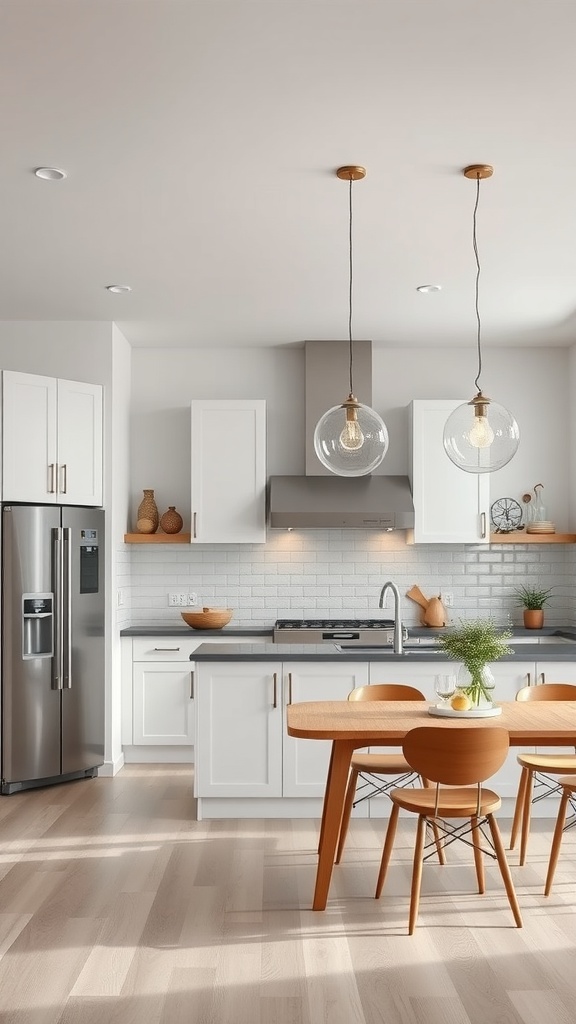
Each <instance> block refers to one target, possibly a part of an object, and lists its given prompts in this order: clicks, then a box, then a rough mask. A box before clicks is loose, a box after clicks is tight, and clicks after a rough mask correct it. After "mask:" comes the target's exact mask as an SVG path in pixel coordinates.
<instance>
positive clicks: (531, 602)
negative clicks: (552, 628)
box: [514, 587, 552, 629]
mask: <svg viewBox="0 0 576 1024" xmlns="http://www.w3.org/2000/svg"><path fill="white" fill-rule="evenodd" d="M514 593H515V594H516V599H517V602H518V604H519V605H520V606H521V607H522V608H524V625H525V627H526V629H542V626H543V625H544V605H545V604H546V601H548V600H549V599H550V597H551V595H552V590H551V589H548V590H541V589H539V588H538V587H518V588H517V589H516V590H515V591H514Z"/></svg>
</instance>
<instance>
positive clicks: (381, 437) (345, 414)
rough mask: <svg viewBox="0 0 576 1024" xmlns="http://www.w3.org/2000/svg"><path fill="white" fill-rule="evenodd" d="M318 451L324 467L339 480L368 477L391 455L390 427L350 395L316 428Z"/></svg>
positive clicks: (326, 413)
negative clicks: (350, 477)
mask: <svg viewBox="0 0 576 1024" xmlns="http://www.w3.org/2000/svg"><path fill="white" fill-rule="evenodd" d="M314 450H315V452H316V455H317V456H318V458H319V459H320V462H321V463H322V465H323V466H326V469H329V470H330V472H331V473H335V474H336V476H366V475H367V474H368V473H372V472H373V471H374V470H375V469H376V468H377V466H379V465H380V463H381V462H382V460H383V459H384V456H385V455H386V452H387V451H388V431H387V429H386V424H385V423H384V420H383V419H382V418H381V417H380V416H379V415H378V413H377V412H374V409H371V408H370V407H369V406H367V405H362V404H361V403H360V402H358V400H357V399H356V398H355V397H354V395H353V394H350V395H349V396H348V398H347V399H346V401H345V402H343V403H342V405H335V406H333V408H332V409H328V412H325V413H324V415H323V416H322V417H321V419H320V420H319V421H318V423H317V424H316V429H315V431H314Z"/></svg>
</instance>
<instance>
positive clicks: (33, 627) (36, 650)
mask: <svg viewBox="0 0 576 1024" xmlns="http://www.w3.org/2000/svg"><path fill="white" fill-rule="evenodd" d="M53 605H54V595H53V594H23V595H22V619H23V621H22V657H23V658H51V657H52V655H53V654H54V641H53V637H54V628H53V627H54V620H53Z"/></svg>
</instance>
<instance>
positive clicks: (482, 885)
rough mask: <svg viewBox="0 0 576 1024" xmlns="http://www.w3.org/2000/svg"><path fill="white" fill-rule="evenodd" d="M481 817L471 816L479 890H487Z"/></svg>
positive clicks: (480, 891) (481, 891)
mask: <svg viewBox="0 0 576 1024" xmlns="http://www.w3.org/2000/svg"><path fill="white" fill-rule="evenodd" d="M479 820H480V819H479V818H478V817H476V816H474V817H473V818H470V825H471V827H472V843H473V846H474V865H475V867H476V878H477V880H478V892H479V893H483V892H486V881H485V877H484V858H483V856H482V847H481V845H480V844H481V839H482V833H481V832H480V830H479V828H478V825H479Z"/></svg>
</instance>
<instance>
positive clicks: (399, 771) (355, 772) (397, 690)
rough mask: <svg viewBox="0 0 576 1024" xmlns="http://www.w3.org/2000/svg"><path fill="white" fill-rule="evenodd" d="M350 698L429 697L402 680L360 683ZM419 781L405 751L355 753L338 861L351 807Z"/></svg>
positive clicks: (351, 765)
mask: <svg viewBox="0 0 576 1024" xmlns="http://www.w3.org/2000/svg"><path fill="white" fill-rule="evenodd" d="M348 700H426V697H425V696H424V694H423V693H421V692H420V690H417V689H416V687H415V686H405V685H403V684H402V683H374V684H372V685H371V686H357V687H356V689H355V690H352V692H351V693H349V694H348ZM387 776H392V777H391V778H390V777H388V778H387ZM416 784H418V785H421V784H422V780H421V779H420V777H419V775H418V772H415V771H414V769H413V768H411V767H410V765H409V764H408V762H407V761H406V758H405V757H404V755H403V754H364V753H361V752H358V753H355V754H353V755H352V760H351V762H350V775H349V778H348V788H347V790H346V799H345V801H344V810H343V812H342V822H341V825H340V836H339V839H338V849H337V851H336V864H339V863H340V860H341V858H342V853H343V851H344V844H345V842H346V836H347V835H348V827H349V825H350V816H351V814H352V808H353V807H356V805H357V804H359V803H361V802H362V801H363V800H370V798H371V797H373V796H379V795H382V794H386V793H388V792H389V790H391V789H393V788H394V787H395V786H398V787H402V786H413V785H416Z"/></svg>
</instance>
